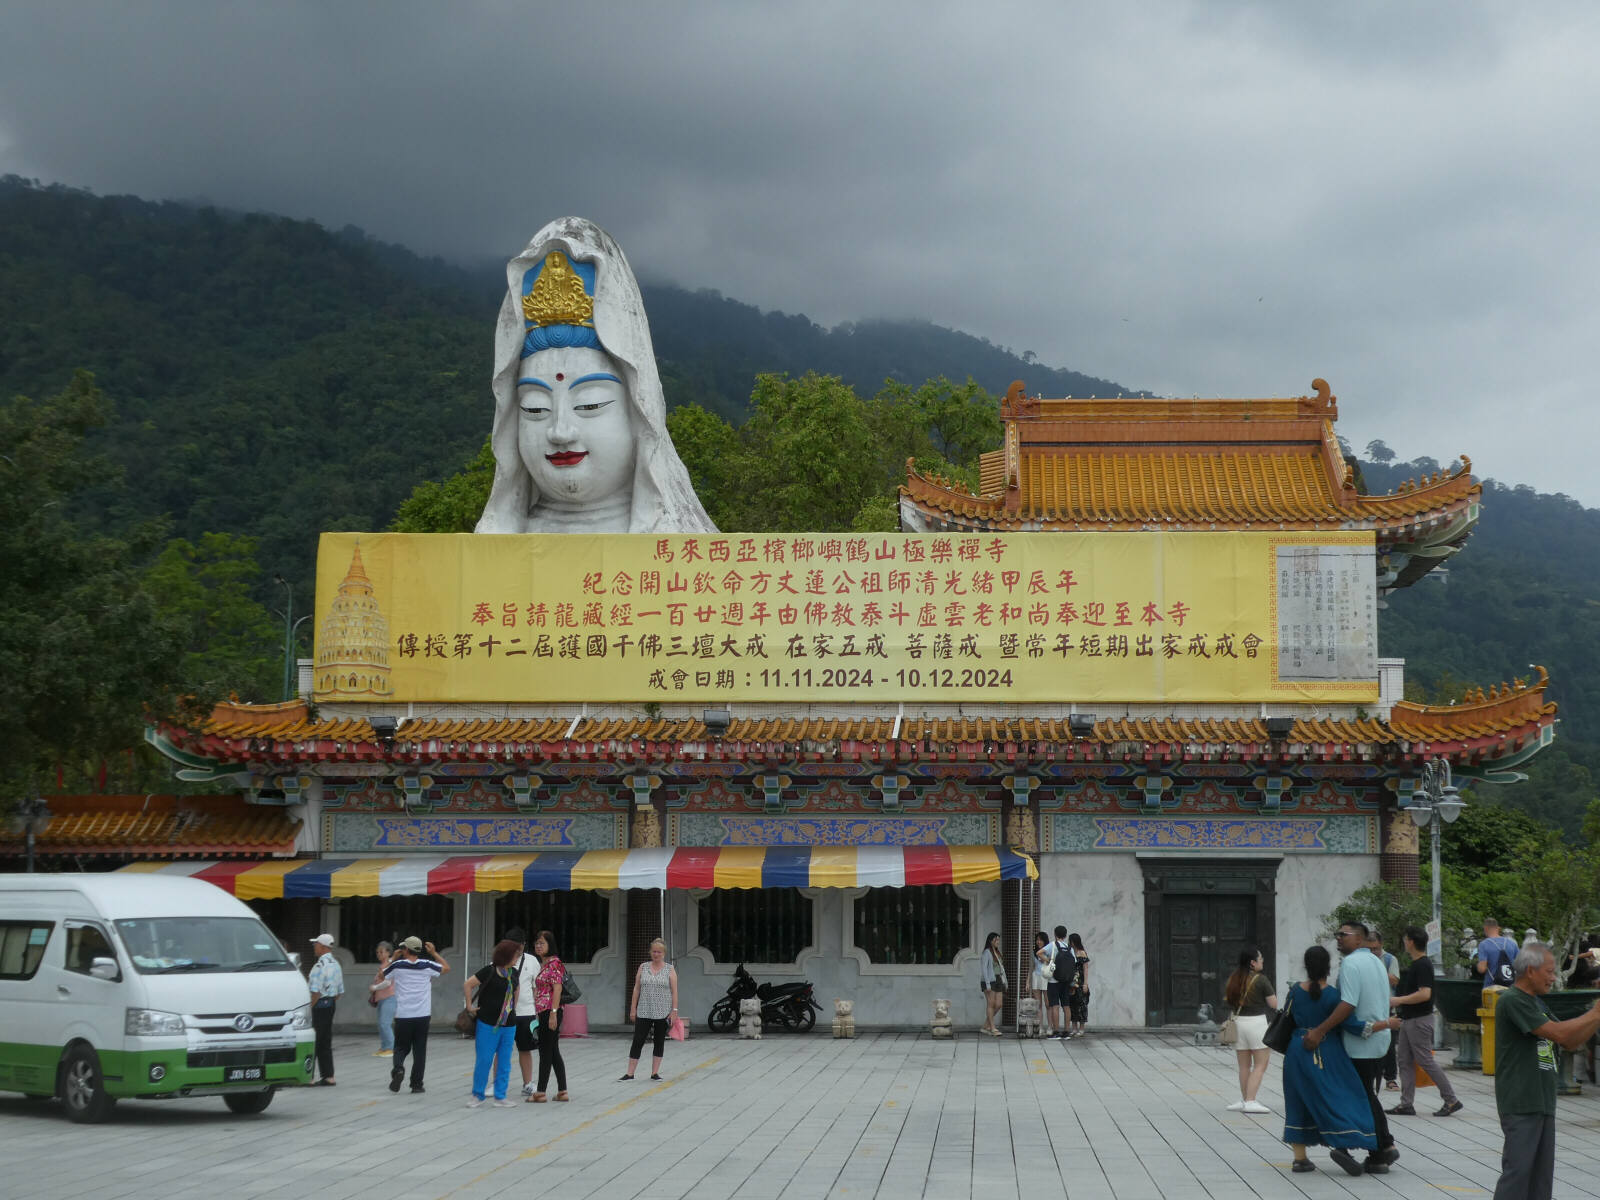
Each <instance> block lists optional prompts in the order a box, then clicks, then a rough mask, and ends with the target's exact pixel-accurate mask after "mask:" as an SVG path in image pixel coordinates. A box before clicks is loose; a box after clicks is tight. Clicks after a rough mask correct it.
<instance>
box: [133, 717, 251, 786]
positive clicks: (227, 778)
mask: <svg viewBox="0 0 1600 1200" xmlns="http://www.w3.org/2000/svg"><path fill="white" fill-rule="evenodd" d="M144 740H145V741H146V742H147V743H148V744H149V745H151V746H153V747H155V749H156V750H157V751H158V752H159V753H160V754H161V755H162V756H163V757H165V758H167V759H170V760H171V761H172V762H174V763H176V764H177V767H176V769H175V770H174V771H173V775H174V776H176V777H177V778H178V779H181V780H183V781H184V782H185V783H228V784H232V785H233V786H235V787H239V788H248V787H250V786H251V782H252V780H251V776H250V768H249V767H247V766H245V765H244V764H243V763H229V762H223V761H222V760H220V759H216V758H207V757H205V756H203V755H199V754H191V753H190V752H189V751H187V750H181V749H179V748H178V747H177V746H176V745H174V744H173V742H172V740H171V739H170V738H168V737H166V735H164V734H163V733H162V732H161V731H160V730H159V729H156V728H155V727H154V726H148V725H147V726H146V727H145V731H144Z"/></svg>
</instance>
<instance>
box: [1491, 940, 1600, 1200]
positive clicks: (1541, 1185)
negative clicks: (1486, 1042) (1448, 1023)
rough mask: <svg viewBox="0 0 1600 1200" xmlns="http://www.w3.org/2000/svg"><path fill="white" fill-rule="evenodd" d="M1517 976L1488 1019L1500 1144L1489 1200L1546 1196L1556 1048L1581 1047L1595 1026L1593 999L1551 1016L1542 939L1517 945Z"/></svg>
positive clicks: (1552, 975) (1550, 961)
mask: <svg viewBox="0 0 1600 1200" xmlns="http://www.w3.org/2000/svg"><path fill="white" fill-rule="evenodd" d="M1513 970H1514V971H1515V973H1516V982H1514V983H1513V984H1512V985H1511V986H1510V987H1508V988H1507V989H1506V990H1505V991H1504V992H1502V993H1500V1001H1499V1003H1498V1004H1496V1005H1495V1010H1494V1020H1495V1031H1494V1039H1495V1040H1494V1100H1495V1105H1496V1107H1497V1108H1499V1110H1500V1128H1501V1129H1502V1130H1503V1131H1504V1132H1505V1135H1506V1140H1505V1145H1504V1146H1503V1147H1502V1148H1501V1151H1500V1182H1499V1184H1497V1185H1496V1187H1495V1189H1494V1200H1550V1191H1551V1189H1552V1188H1553V1187H1554V1186H1555V1178H1556V1052H1555V1047H1554V1046H1552V1045H1551V1043H1552V1042H1555V1043H1558V1044H1559V1045H1560V1046H1562V1047H1563V1048H1564V1049H1567V1050H1580V1049H1582V1048H1583V1045H1584V1043H1586V1042H1587V1041H1588V1040H1589V1039H1590V1038H1592V1037H1593V1036H1594V1035H1595V1033H1596V1031H1600V1000H1596V1001H1595V1002H1594V1007H1593V1008H1591V1009H1590V1010H1589V1011H1588V1012H1586V1013H1584V1014H1583V1015H1582V1016H1581V1017H1573V1018H1572V1019H1571V1020H1570V1021H1557V1020H1555V1019H1554V1017H1552V1016H1551V1014H1550V1010H1549V1009H1548V1008H1547V1007H1545V1003H1544V1000H1543V999H1541V997H1543V996H1544V994H1545V993H1546V992H1548V991H1549V990H1550V989H1551V988H1553V987H1555V985H1556V956H1555V954H1554V953H1552V952H1551V950H1550V947H1549V946H1546V945H1544V944H1543V943H1542V942H1529V943H1527V944H1526V945H1525V946H1523V947H1522V950H1521V951H1520V952H1519V953H1518V954H1517V957H1516V961H1515V963H1514V964H1513Z"/></svg>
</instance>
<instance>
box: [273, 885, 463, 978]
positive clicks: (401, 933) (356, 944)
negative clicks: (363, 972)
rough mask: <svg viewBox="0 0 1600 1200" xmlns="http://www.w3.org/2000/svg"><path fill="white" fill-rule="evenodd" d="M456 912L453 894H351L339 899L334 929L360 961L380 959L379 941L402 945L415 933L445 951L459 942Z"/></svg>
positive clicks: (341, 940) (344, 944)
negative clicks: (454, 942)
mask: <svg viewBox="0 0 1600 1200" xmlns="http://www.w3.org/2000/svg"><path fill="white" fill-rule="evenodd" d="M455 912H456V905H455V900H454V899H453V898H452V897H450V896H350V897H348V898H346V899H344V900H341V901H339V928H338V929H337V930H335V931H334V932H335V933H336V934H337V936H338V938H339V942H340V944H341V945H343V946H344V948H345V949H346V950H348V951H350V953H351V954H353V955H355V958H356V961H357V962H363V963H368V962H377V961H378V951H377V946H378V943H379V942H388V943H389V944H390V945H391V946H398V945H399V944H400V939H401V938H408V937H411V936H412V935H415V936H417V937H419V938H421V939H422V940H423V941H425V942H432V943H433V944H434V946H435V947H437V948H438V949H439V950H440V952H443V950H444V948H445V947H446V946H448V945H450V944H451V943H452V942H453V941H455ZM268 927H269V928H270V927H271V926H270V922H269V923H268ZM302 953H303V951H302ZM458 965H459V964H458Z"/></svg>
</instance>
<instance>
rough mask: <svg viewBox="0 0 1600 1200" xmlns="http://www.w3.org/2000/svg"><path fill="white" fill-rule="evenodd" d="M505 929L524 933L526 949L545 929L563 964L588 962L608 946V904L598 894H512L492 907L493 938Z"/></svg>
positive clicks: (500, 934)
mask: <svg viewBox="0 0 1600 1200" xmlns="http://www.w3.org/2000/svg"><path fill="white" fill-rule="evenodd" d="M508 929H523V930H526V931H527V934H528V949H529V950H532V949H533V939H534V938H536V937H537V936H538V935H539V930H541V929H548V930H549V931H550V936H551V937H553V938H555V939H556V949H557V950H559V951H560V952H561V961H562V962H567V963H586V962H591V961H593V959H594V956H595V955H596V954H599V953H600V951H602V950H604V949H605V948H606V947H607V946H608V945H610V944H611V901H610V900H609V899H608V898H607V897H605V896H602V895H601V894H600V893H599V892H513V893H511V894H510V895H509V896H501V897H500V899H499V900H498V901H496V903H495V906H494V935H495V937H496V938H499V937H502V936H504V934H505V931H506V930H508Z"/></svg>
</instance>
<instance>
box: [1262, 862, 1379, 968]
mask: <svg viewBox="0 0 1600 1200" xmlns="http://www.w3.org/2000/svg"><path fill="white" fill-rule="evenodd" d="M1378 863H1379V856H1378V855H1376V854H1348V855H1346V854H1339V855H1330V856H1327V857H1319V858H1312V857H1310V856H1305V857H1294V856H1286V857H1285V858H1284V860H1283V863H1282V865H1281V866H1279V867H1278V886H1277V892H1278V930H1277V935H1278V937H1277V941H1278V947H1277V949H1278V953H1277V962H1276V963H1275V964H1274V971H1273V972H1272V973H1271V974H1272V982H1273V983H1274V984H1275V985H1277V986H1278V989H1279V995H1282V994H1283V988H1284V987H1285V986H1286V984H1287V983H1293V982H1294V981H1296V980H1298V979H1304V978H1305V969H1304V967H1303V965H1302V960H1303V957H1304V955H1305V951H1306V947H1307V946H1310V945H1311V944H1313V943H1314V942H1321V943H1322V944H1323V945H1325V946H1327V947H1328V948H1329V949H1330V950H1331V949H1332V948H1333V941H1332V939H1331V938H1324V937H1323V936H1322V931H1323V928H1324V927H1325V926H1326V925H1327V922H1326V921H1325V920H1324V917H1326V915H1327V914H1328V913H1329V912H1330V911H1332V909H1333V908H1334V906H1335V905H1337V904H1338V903H1339V902H1340V901H1341V900H1343V899H1344V898H1345V897H1346V896H1348V895H1349V894H1350V893H1351V892H1353V891H1355V890H1356V889H1357V888H1359V887H1364V886H1365V885H1366V884H1369V883H1377V882H1378ZM1338 957H1339V956H1338V955H1337V954H1335V955H1334V960H1335V962H1337V960H1338ZM1335 969H1336V970H1337V968H1335Z"/></svg>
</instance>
